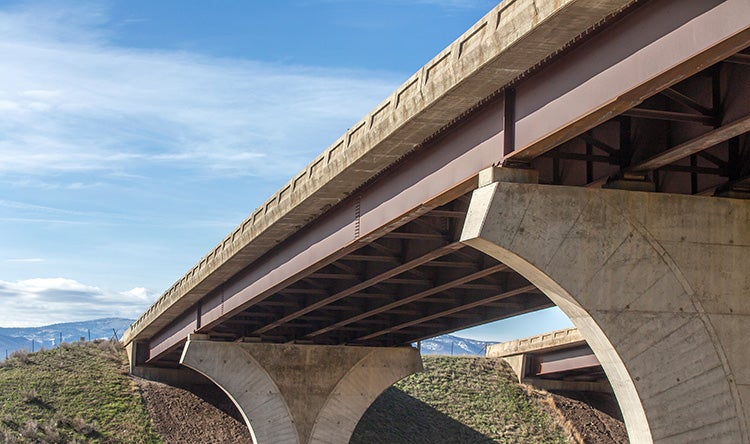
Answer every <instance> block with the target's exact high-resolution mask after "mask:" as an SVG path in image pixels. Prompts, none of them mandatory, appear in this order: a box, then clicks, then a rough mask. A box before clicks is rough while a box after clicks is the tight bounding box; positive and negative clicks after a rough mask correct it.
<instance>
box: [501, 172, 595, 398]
mask: <svg viewBox="0 0 750 444" xmlns="http://www.w3.org/2000/svg"><path fill="white" fill-rule="evenodd" d="M493 169H499V168H493ZM585 343H586V340H585V339H583V336H582V335H581V333H580V332H579V331H578V329H577V328H567V329H564V330H557V331H553V332H549V333H544V334H541V335H536V336H531V337H528V338H521V339H515V340H513V341H507V342H501V343H499V344H492V345H488V346H487V357H490V358H503V361H505V362H507V363H508V365H510V367H511V368H512V369H513V372H514V373H515V374H516V376H518V382H519V383H530V382H529V378H527V377H526V368H527V365H528V357H527V353H529V352H535V351H543V350H553V349H557V348H560V347H565V346H570V345H581V344H585ZM534 385H536V386H537V387H539V388H544V389H548V388H549V387H548V386H544V387H541V386H540V385H539V384H534ZM555 387H557V386H555ZM560 390H562V389H560Z"/></svg>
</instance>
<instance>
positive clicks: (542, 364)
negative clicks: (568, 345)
mask: <svg viewBox="0 0 750 444" xmlns="http://www.w3.org/2000/svg"><path fill="white" fill-rule="evenodd" d="M600 366H601V364H600V363H599V360H598V359H597V358H596V356H594V352H593V351H591V348H589V347H588V346H586V347H579V348H573V349H565V350H555V351H550V352H546V353H543V354H535V355H533V356H532V358H531V368H530V370H529V373H530V374H531V375H533V376H548V375H551V374H555V373H563V372H570V371H574V370H584V369H590V368H593V367H600Z"/></svg>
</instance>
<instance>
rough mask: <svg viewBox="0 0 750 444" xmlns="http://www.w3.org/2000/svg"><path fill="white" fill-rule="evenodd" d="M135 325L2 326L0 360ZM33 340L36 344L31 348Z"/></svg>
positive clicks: (476, 346) (110, 321) (461, 344)
mask: <svg viewBox="0 0 750 444" xmlns="http://www.w3.org/2000/svg"><path fill="white" fill-rule="evenodd" d="M132 323H133V320H132V319H123V318H104V319H93V320H90V321H80V322H65V323H61V324H52V325H45V326H42V327H17V328H12V327H11V328H3V327H0V359H3V358H4V356H5V355H4V354H3V352H5V354H10V353H13V352H14V351H16V350H22V349H26V350H29V351H31V350H32V349H34V350H39V349H40V348H52V347H56V346H57V345H58V344H59V343H60V338H61V335H62V341H63V342H75V341H79V340H80V339H81V338H84V339H87V340H88V339H92V340H93V339H109V338H112V337H113V336H114V335H115V334H116V335H117V337H118V338H120V337H122V333H123V332H124V331H125V329H127V328H128V327H129V326H130V324H132ZM32 341H33V345H32ZM487 344H494V342H485V341H477V340H474V339H467V338H461V337H458V336H454V335H442V336H437V337H435V338H431V339H427V340H424V341H422V342H421V343H420V344H414V345H415V346H420V351H421V352H422V354H423V355H473V356H483V355H484V354H485V350H486V347H487Z"/></svg>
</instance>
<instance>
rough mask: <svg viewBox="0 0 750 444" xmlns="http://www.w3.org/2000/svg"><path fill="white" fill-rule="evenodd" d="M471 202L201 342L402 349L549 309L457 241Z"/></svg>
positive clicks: (336, 266) (431, 216)
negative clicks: (421, 341) (221, 341)
mask: <svg viewBox="0 0 750 444" xmlns="http://www.w3.org/2000/svg"><path fill="white" fill-rule="evenodd" d="M469 198H470V196H468V195H461V196H460V197H458V198H456V199H454V200H452V201H450V202H448V203H447V204H445V205H442V206H439V207H437V208H435V209H432V210H430V211H427V212H426V213H425V214H423V215H421V216H419V217H417V218H415V219H413V220H411V221H409V222H407V223H405V224H404V225H402V226H400V227H398V228H396V229H395V230H393V231H391V232H389V233H387V234H385V235H384V236H382V237H380V238H378V239H375V240H372V241H370V242H369V243H367V244H366V245H365V246H362V247H360V248H358V249H356V250H354V251H352V252H351V253H348V254H345V255H343V256H341V257H339V258H337V259H336V260H334V261H332V262H330V263H328V264H326V265H324V266H321V267H320V268H318V269H317V270H315V271H314V272H312V273H309V274H307V275H306V276H305V277H303V278H301V279H299V280H298V281H296V282H294V283H292V284H291V285H289V286H287V287H285V288H283V289H281V290H279V291H277V292H275V293H273V294H271V295H270V296H268V297H267V298H266V299H264V300H263V301H261V302H258V303H256V304H254V305H252V306H250V307H248V308H247V309H245V310H243V311H240V312H239V313H237V314H236V315H234V316H233V317H231V318H229V319H227V320H225V321H223V322H221V323H217V324H216V326H214V327H212V328H208V329H202V330H201V333H202V334H205V335H208V336H209V337H211V338H212V339H215V340H223V341H236V340H239V339H243V338H244V339H245V340H248V339H250V338H253V339H255V340H257V341H258V342H271V343H297V344H329V345H332V344H350V345H366V346H398V345H406V344H409V343H412V342H415V341H418V340H421V339H425V338H430V337H433V336H436V335H439V334H442V333H445V332H451V331H455V330H458V329H462V328H466V327H469V326H473V325H479V324H483V323H486V322H489V321H493V320H497V319H503V318H507V317H511V316H516V315H518V314H522V313H527V312H530V311H535V310H539V309H542V308H548V307H551V306H553V303H552V302H551V301H550V300H549V299H548V298H547V297H546V296H544V295H543V294H542V292H540V291H539V290H538V289H537V288H536V287H534V286H533V285H531V284H530V283H529V282H528V281H527V280H526V279H525V278H523V277H521V276H520V275H519V274H518V273H516V272H515V271H513V270H512V269H510V268H508V267H507V266H505V265H503V264H502V263H500V262H499V261H497V260H496V259H493V258H492V257H490V256H488V255H485V254H484V253H481V252H479V251H477V250H474V249H473V248H471V247H468V246H466V245H464V244H462V243H460V242H459V241H458V238H459V236H460V233H461V229H462V227H463V222H464V220H465V218H466V210H467V208H468V204H469ZM181 352H182V349H181V347H179V346H177V347H175V348H174V350H173V351H172V352H170V353H165V354H163V355H161V356H160V357H159V363H160V364H162V365H163V364H166V363H168V362H170V361H171V362H174V363H177V362H178V360H179V357H180V353H181Z"/></svg>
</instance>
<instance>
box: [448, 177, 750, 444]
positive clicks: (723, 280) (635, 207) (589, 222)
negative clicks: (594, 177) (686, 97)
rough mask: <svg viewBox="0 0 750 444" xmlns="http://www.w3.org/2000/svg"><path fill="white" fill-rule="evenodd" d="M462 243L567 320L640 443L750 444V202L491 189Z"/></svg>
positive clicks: (474, 206) (509, 186)
mask: <svg viewBox="0 0 750 444" xmlns="http://www.w3.org/2000/svg"><path fill="white" fill-rule="evenodd" d="M462 241H463V242H465V243H466V244H468V245H471V246H473V247H475V248H477V249H479V250H481V251H484V252H485V253H487V254H490V255H492V256H493V257H496V258H497V259H499V260H501V261H503V262H504V263H505V264H507V265H508V266H510V267H512V268H513V269H515V270H516V271H518V272H519V273H521V274H522V275H524V276H525V277H526V278H527V279H529V280H530V281H531V282H532V283H533V284H535V285H536V286H537V287H539V288H540V289H541V290H542V291H544V293H545V294H546V295H547V296H548V297H550V299H552V301H553V302H555V303H556V304H557V305H558V306H559V307H560V308H561V309H562V310H563V311H564V312H565V313H566V314H567V315H568V316H569V317H570V318H571V320H572V321H573V323H574V324H575V325H576V326H577V327H578V329H579V330H580V331H581V333H582V334H583V336H584V337H585V338H586V340H587V342H588V343H589V345H590V346H591V348H592V349H593V350H594V352H595V353H596V356H597V358H598V359H599V361H600V362H601V363H602V366H603V367H604V370H605V372H606V373H607V376H608V378H609V380H610V382H611V384H612V387H613V389H614V391H615V394H616V395H617V398H618V402H619V404H620V406H621V408H622V411H623V416H624V418H625V422H626V425H627V428H628V434H629V436H630V440H631V442H634V443H636V442H637V443H649V442H658V443H686V442H712V443H718V442H721V443H723V442H726V443H739V442H748V434H747V427H748V425H747V423H748V415H747V410H746V408H745V407H743V405H750V355H748V353H747V337H748V336H749V335H750V300H749V299H748V295H749V294H750V262H748V260H747V258H748V257H750V256H749V255H750V201H746V200H735V199H721V198H709V197H699V196H686V195H673V194H656V193H643V192H634V191H621V190H605V189H589V188H572V187H559V186H558V187H553V186H544V185H532V184H513V183H495V184H492V185H488V186H485V187H482V188H480V189H478V190H477V191H475V192H474V194H473V197H472V202H471V206H470V209H469V215H468V219H467V222H466V225H465V227H464V232H463V234H462Z"/></svg>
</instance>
